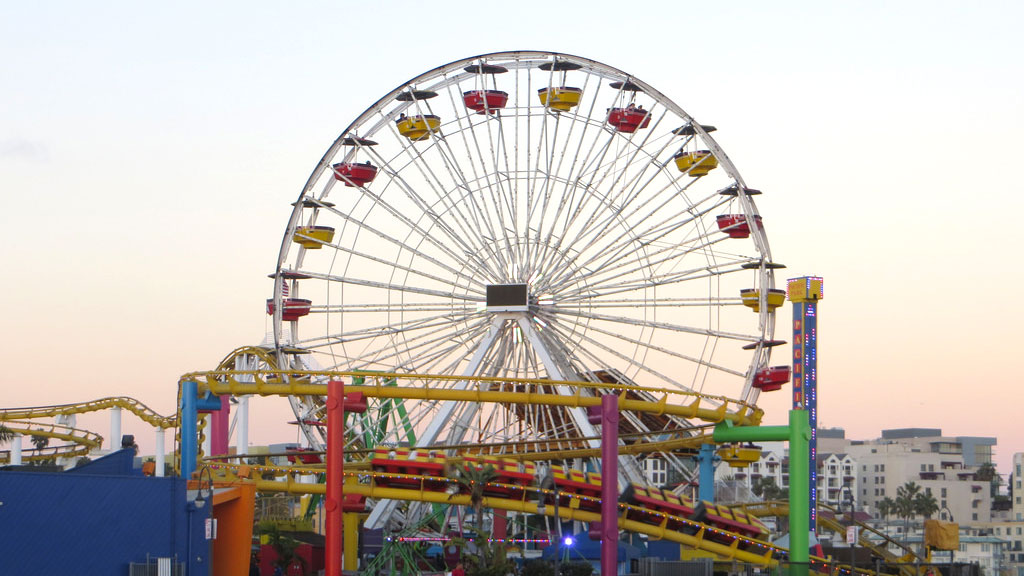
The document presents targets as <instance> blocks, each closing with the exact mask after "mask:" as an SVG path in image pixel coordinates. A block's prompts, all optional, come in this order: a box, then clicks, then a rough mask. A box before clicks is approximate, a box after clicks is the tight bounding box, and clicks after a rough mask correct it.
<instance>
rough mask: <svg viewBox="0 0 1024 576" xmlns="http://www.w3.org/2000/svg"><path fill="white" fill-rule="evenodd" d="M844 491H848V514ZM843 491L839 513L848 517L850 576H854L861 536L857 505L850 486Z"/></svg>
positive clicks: (840, 497) (847, 541)
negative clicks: (859, 537)
mask: <svg viewBox="0 0 1024 576" xmlns="http://www.w3.org/2000/svg"><path fill="white" fill-rule="evenodd" d="M842 490H845V491H846V506H847V511H846V512H844V511H843V494H842ZM842 490H841V491H840V494H839V507H838V511H839V513H840V514H843V515H844V516H846V543H847V544H849V545H850V576H853V574H854V568H855V566H856V563H857V537H858V536H859V534H858V532H859V530H858V529H857V519H856V503H855V502H854V499H853V489H852V488H851V487H850V486H844V487H843V488H842Z"/></svg>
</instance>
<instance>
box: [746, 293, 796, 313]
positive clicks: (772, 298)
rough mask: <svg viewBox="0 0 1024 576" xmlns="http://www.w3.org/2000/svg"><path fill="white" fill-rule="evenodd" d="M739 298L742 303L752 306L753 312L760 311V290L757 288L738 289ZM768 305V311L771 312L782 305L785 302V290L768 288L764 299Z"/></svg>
mask: <svg viewBox="0 0 1024 576" xmlns="http://www.w3.org/2000/svg"><path fill="white" fill-rule="evenodd" d="M740 298H742V299H743V305H744V306H746V307H748V308H752V309H753V310H754V312H760V311H761V291H760V290H758V289H757V288H746V289H744V290H740ZM765 300H766V304H767V306H768V311H769V312H771V311H773V310H775V309H776V308H778V307H779V306H782V304H783V303H785V302H786V291H785V290H775V289H772V290H769V291H768V296H767V298H766V299H765Z"/></svg>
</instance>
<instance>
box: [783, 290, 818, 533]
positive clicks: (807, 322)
mask: <svg viewBox="0 0 1024 576" xmlns="http://www.w3.org/2000/svg"><path fill="white" fill-rule="evenodd" d="M786 292H787V296H788V298H789V300H790V302H792V303H793V409H794V410H806V411H807V416H808V418H809V420H810V425H811V441H810V447H809V448H810V450H808V452H809V459H810V462H808V471H809V473H810V478H809V480H810V483H809V486H810V495H809V497H810V513H811V517H810V529H811V530H812V531H817V524H818V513H817V501H818V466H817V457H818V300H821V299H822V298H823V297H824V294H823V292H822V279H821V278H819V277H815V276H804V277H801V278H792V279H790V280H789V281H788V284H787V290H786Z"/></svg>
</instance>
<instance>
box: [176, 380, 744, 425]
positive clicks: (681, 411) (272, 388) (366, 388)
mask: <svg viewBox="0 0 1024 576" xmlns="http://www.w3.org/2000/svg"><path fill="white" fill-rule="evenodd" d="M242 374H244V375H248V376H252V378H253V380H254V381H253V382H239V381H238V379H237V378H236V376H237V375H242ZM367 376H368V375H367V373H365V372H359V371H351V372H318V371H308V370H304V371H271V370H248V371H235V370H215V371H212V372H194V373H190V374H186V375H184V376H182V381H185V380H190V379H193V380H195V381H196V382H197V383H198V384H199V387H200V390H209V391H211V392H213V393H214V394H234V395H247V394H254V395H260V396H323V395H325V394H326V393H327V386H326V384H321V383H314V382H311V381H310V378H313V377H316V378H320V379H329V378H340V377H363V378H365V377H367ZM372 376H373V378H374V380H376V381H377V382H378V384H377V385H360V386H346V387H345V389H346V391H347V392H361V393H363V394H364V395H366V396H367V397H371V398H395V399H407V400H431V401H445V400H455V401H462V402H479V403H501V404H532V405H546V406H563V407H569V408H582V407H587V406H599V405H600V403H601V398H600V396H599V395H593V396H590V395H586V396H585V395H583V394H582V391H583V390H587V389H589V390H595V391H607V390H611V391H620V392H621V393H622V396H623V397H620V398H619V409H620V410H628V411H633V412H647V413H652V414H668V415H672V416H679V417H682V418H688V419H696V420H703V421H705V422H710V423H718V422H722V421H725V420H728V421H730V422H732V423H733V424H736V425H740V426H756V425H758V424H760V421H761V417H762V416H763V411H762V410H760V409H759V408H757V407H755V406H751V405H749V404H746V403H744V402H740V401H737V400H732V399H729V398H725V397H722V396H707V395H702V394H697V393H694V392H683V391H679V390H669V389H665V388H646V387H641V386H623V385H619V384H596V383H593V382H570V381H553V380H539V379H514V378H483V377H471V378H467V377H465V376H447V375H421V374H400V373H374V374H372ZM381 379H396V380H405V381H410V380H449V381H464V380H470V381H473V382H480V383H496V384H502V385H506V386H514V385H517V384H522V385H524V386H532V387H533V388H539V387H541V386H548V387H552V386H568V387H573V388H575V389H576V393H575V394H572V395H561V394H555V393H544V392H540V391H537V392H506V391H496V390H480V389H476V390H470V389H465V390H453V389H449V388H431V387H427V386H418V387H417V386H384V385H383V384H381V382H382V380H381ZM630 390H633V391H637V392H644V393H647V394H651V395H654V396H661V397H662V399H661V400H659V401H647V400H636V399H631V398H626V397H624V396H625V392H626V391H630ZM668 396H679V397H680V398H688V399H689V400H690V401H689V403H686V404H683V403H668V402H667V401H666V399H667V397H668ZM707 400H714V401H717V402H720V404H719V405H718V406H717V407H715V408H703V407H701V403H702V402H703V401H707ZM730 406H732V407H734V408H735V409H734V411H729V407H730Z"/></svg>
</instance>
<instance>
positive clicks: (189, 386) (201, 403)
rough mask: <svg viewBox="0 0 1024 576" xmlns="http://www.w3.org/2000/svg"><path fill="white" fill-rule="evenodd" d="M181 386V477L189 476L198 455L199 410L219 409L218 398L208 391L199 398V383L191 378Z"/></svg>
mask: <svg viewBox="0 0 1024 576" xmlns="http://www.w3.org/2000/svg"><path fill="white" fill-rule="evenodd" d="M181 388H182V389H181V423H180V426H181V477H182V478H191V477H192V472H194V471H195V469H196V460H197V459H198V457H199V439H198V437H197V434H198V433H199V430H198V426H196V420H197V419H198V418H199V411H200V410H204V411H207V412H209V411H212V410H219V409H220V398H219V397H217V396H214V395H213V394H211V393H209V392H207V393H206V396H203V397H201V398H200V397H199V385H198V384H196V383H195V381H192V380H189V381H187V382H183V383H182V384H181Z"/></svg>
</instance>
